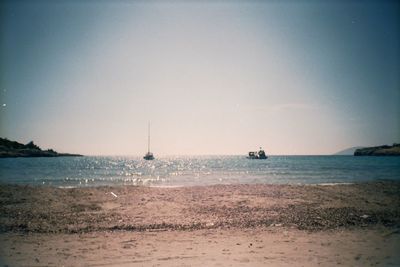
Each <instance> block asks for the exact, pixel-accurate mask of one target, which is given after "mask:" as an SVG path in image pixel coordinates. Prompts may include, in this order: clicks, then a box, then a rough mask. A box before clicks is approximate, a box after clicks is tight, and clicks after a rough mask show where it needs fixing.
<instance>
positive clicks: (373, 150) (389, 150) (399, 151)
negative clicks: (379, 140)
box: [354, 144, 400, 156]
mask: <svg viewBox="0 0 400 267" xmlns="http://www.w3.org/2000/svg"><path fill="white" fill-rule="evenodd" d="M354 156H400V144H393V145H392V146H388V145H384V146H375V147H365V148H360V149H357V150H356V151H355V152H354Z"/></svg>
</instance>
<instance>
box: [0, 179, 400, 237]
mask: <svg viewBox="0 0 400 267" xmlns="http://www.w3.org/2000/svg"><path fill="white" fill-rule="evenodd" d="M374 225H381V226H383V227H400V183H399V182H394V181H382V182H372V183H360V184H343V185H331V186H322V185H217V186H203V187H181V188H149V187H135V186H125V187H97V188H69V189H66V188H54V187H44V186H43V187H41V186H38V187H33V186H14V185H2V186H0V231H1V232H36V233H87V232H96V231H120V230H124V231H148V230H152V231H163V230H199V229H214V228H222V229H230V228H238V229H249V228H254V227H277V226H278V227H291V228H296V229H300V230H308V231H320V230H327V229H338V228H349V227H366V226H374Z"/></svg>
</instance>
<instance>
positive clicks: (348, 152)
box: [333, 146, 364, 156]
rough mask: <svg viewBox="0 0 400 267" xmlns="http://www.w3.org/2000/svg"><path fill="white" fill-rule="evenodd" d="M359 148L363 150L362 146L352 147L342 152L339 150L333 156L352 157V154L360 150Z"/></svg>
mask: <svg viewBox="0 0 400 267" xmlns="http://www.w3.org/2000/svg"><path fill="white" fill-rule="evenodd" d="M360 148H364V147H362V146H354V147H350V148H346V149H343V150H341V151H339V152H336V153H335V154H333V155H335V156H350V155H351V156H353V155H354V152H355V151H356V150H357V149H360Z"/></svg>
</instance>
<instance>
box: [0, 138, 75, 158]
mask: <svg viewBox="0 0 400 267" xmlns="http://www.w3.org/2000/svg"><path fill="white" fill-rule="evenodd" d="M79 156H82V155H79V154H70V153H58V152H56V151H54V150H53V149H47V150H42V149H41V148H40V147H39V146H37V145H35V144H34V143H33V141H31V142H29V143H27V144H26V145H24V144H21V143H19V142H16V141H10V140H8V139H7V138H0V158H17V157H79Z"/></svg>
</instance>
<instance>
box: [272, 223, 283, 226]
mask: <svg viewBox="0 0 400 267" xmlns="http://www.w3.org/2000/svg"><path fill="white" fill-rule="evenodd" d="M271 226H275V227H281V226H282V224H281V223H273V224H271Z"/></svg>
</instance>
